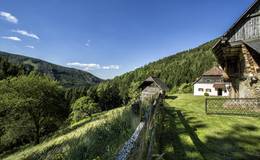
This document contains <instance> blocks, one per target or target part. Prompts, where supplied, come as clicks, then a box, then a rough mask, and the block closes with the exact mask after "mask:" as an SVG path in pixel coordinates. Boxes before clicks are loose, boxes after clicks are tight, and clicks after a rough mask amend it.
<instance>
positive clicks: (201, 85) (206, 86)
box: [194, 82, 231, 97]
mask: <svg viewBox="0 0 260 160" xmlns="http://www.w3.org/2000/svg"><path fill="white" fill-rule="evenodd" d="M213 85H214V83H196V84H194V95H195V96H204V93H206V89H211V92H207V93H208V94H209V96H218V90H217V89H215V88H214V87H213ZM225 85H226V88H229V86H231V84H230V83H228V82H225ZM199 88H202V89H203V91H199ZM222 96H224V97H227V96H229V91H228V89H226V92H225V91H224V89H223V90H222Z"/></svg>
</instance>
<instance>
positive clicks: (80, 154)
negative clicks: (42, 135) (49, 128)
mask: <svg viewBox="0 0 260 160" xmlns="http://www.w3.org/2000/svg"><path fill="white" fill-rule="evenodd" d="M129 113H130V109H129V107H121V108H117V109H114V110H111V111H108V112H103V113H99V114H97V115H95V116H94V118H93V119H92V120H90V118H86V119H84V120H82V121H81V122H79V123H77V124H73V125H71V126H69V127H68V128H66V129H64V130H61V131H59V132H57V133H56V135H54V136H52V137H50V138H48V139H47V140H45V141H44V142H43V143H41V144H39V145H36V146H29V147H27V148H25V149H23V150H21V151H18V152H16V153H14V154H11V155H9V156H6V157H5V158H4V159H5V160H16V159H17V160H20V159H37V160H38V159H59V158H60V159H92V158H93V156H94V158H96V157H97V156H99V155H100V157H101V158H102V159H103V158H104V156H107V157H105V159H107V158H108V157H110V158H111V159H112V158H113V156H114V154H115V153H116V152H117V149H119V147H120V146H121V145H122V144H123V143H124V142H125V141H126V140H127V139H128V138H129V137H130V135H131V133H132V132H133V131H134V129H135V127H136V125H137V119H135V120H136V121H133V115H132V116H131V117H130V116H129V115H131V114H129ZM130 120H132V121H130ZM111 126H112V127H111ZM125 127H126V128H125ZM116 129H118V130H116ZM113 138H114V139H113ZM100 145H102V146H100ZM91 154H94V155H91ZM89 156H92V157H89Z"/></svg>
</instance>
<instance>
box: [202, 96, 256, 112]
mask: <svg viewBox="0 0 260 160" xmlns="http://www.w3.org/2000/svg"><path fill="white" fill-rule="evenodd" d="M205 112H206V113H207V114H230V115H252V116H257V115H260V98H206V101H205Z"/></svg>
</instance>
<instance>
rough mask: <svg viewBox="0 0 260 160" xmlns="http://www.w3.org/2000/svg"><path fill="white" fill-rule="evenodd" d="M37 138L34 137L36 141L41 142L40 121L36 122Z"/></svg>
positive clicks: (36, 142)
mask: <svg viewBox="0 0 260 160" xmlns="http://www.w3.org/2000/svg"><path fill="white" fill-rule="evenodd" d="M35 129H36V131H35V138H34V141H35V142H34V143H35V144H39V143H40V125H39V123H37V122H35Z"/></svg>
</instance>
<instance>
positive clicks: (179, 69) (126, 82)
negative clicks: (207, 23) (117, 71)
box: [111, 40, 217, 99]
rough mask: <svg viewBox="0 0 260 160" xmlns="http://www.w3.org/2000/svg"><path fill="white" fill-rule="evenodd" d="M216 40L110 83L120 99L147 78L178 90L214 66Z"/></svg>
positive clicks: (126, 96)
mask: <svg viewBox="0 0 260 160" xmlns="http://www.w3.org/2000/svg"><path fill="white" fill-rule="evenodd" d="M216 41H217V40H212V41H210V42H208V43H205V44H203V45H201V46H199V47H197V48H194V49H190V50H186V51H183V52H180V53H177V54H175V55H172V56H169V57H165V58H163V59H160V60H158V61H155V62H152V63H149V64H147V65H145V66H144V67H141V68H138V69H136V70H134V71H132V72H129V73H126V74H123V75H122V76H118V77H116V78H114V79H113V80H112V81H111V83H113V84H115V85H116V86H118V87H119V90H120V95H121V97H122V98H123V99H124V98H128V97H129V89H130V86H136V84H135V83H140V82H141V81H143V80H144V79H146V78H147V77H149V76H155V77H159V78H160V79H161V80H162V81H163V82H165V83H166V84H167V85H168V87H169V88H170V89H172V88H175V89H178V88H180V86H181V85H183V84H185V83H186V84H188V85H189V84H191V83H192V82H194V81H195V80H196V79H197V78H198V77H200V76H201V74H202V73H203V72H205V71H206V70H208V69H210V68H211V67H212V66H214V65H216V59H215V56H214V55H213V53H212V50H211V48H212V46H213V45H214V44H215V43H216Z"/></svg>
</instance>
